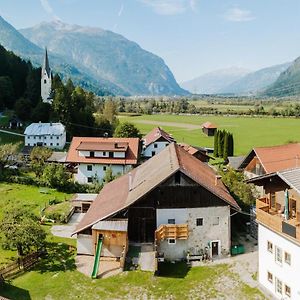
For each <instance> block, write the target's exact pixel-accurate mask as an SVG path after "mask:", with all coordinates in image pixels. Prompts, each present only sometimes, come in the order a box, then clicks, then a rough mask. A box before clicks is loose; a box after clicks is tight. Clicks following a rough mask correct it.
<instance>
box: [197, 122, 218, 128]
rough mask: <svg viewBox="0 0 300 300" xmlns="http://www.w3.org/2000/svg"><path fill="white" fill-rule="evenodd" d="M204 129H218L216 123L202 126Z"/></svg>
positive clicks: (206, 123)
mask: <svg viewBox="0 0 300 300" xmlns="http://www.w3.org/2000/svg"><path fill="white" fill-rule="evenodd" d="M201 127H202V128H211V129H213V128H218V127H217V125H215V124H214V123H211V122H205V123H203V124H202V125H201Z"/></svg>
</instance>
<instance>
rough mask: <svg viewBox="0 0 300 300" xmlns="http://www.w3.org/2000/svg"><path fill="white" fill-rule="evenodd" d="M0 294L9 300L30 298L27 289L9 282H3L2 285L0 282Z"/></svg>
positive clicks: (26, 299) (28, 299) (27, 299)
mask: <svg viewBox="0 0 300 300" xmlns="http://www.w3.org/2000/svg"><path fill="white" fill-rule="evenodd" d="M1 296H2V297H7V298H8V299H10V300H20V299H22V300H31V297H30V294H29V292H28V291H27V290H24V289H21V288H19V287H16V286H13V285H11V284H9V283H3V285H1V284H0V298H1ZM1 299H2V298H1Z"/></svg>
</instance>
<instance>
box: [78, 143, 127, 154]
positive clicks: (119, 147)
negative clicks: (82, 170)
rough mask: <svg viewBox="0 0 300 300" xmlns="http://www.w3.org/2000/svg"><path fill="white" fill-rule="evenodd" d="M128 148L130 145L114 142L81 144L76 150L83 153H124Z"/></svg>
mask: <svg viewBox="0 0 300 300" xmlns="http://www.w3.org/2000/svg"><path fill="white" fill-rule="evenodd" d="M127 148H128V143H124V142H122V143H112V142H107V141H103V142H84V141H83V142H80V144H79V146H78V147H77V148H76V150H82V151H84V150H85V151H113V152H124V151H126V150H127Z"/></svg>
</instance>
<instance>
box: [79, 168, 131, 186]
mask: <svg viewBox="0 0 300 300" xmlns="http://www.w3.org/2000/svg"><path fill="white" fill-rule="evenodd" d="M132 167H133V166H132V165H109V164H87V163H79V164H78V171H77V174H75V180H76V181H77V182H78V183H80V184H85V183H91V182H92V181H93V179H94V178H96V179H98V180H99V181H100V182H101V181H102V180H103V178H104V175H105V172H106V170H107V168H111V169H112V173H113V175H118V174H125V173H127V172H128V171H129V170H131V169H132Z"/></svg>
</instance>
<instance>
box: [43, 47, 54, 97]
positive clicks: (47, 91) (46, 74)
mask: <svg viewBox="0 0 300 300" xmlns="http://www.w3.org/2000/svg"><path fill="white" fill-rule="evenodd" d="M51 86H52V76H51V68H50V64H49V58H48V51H47V48H45V56H44V63H43V66H42V74H41V97H42V99H43V102H47V103H51V102H52V99H51Z"/></svg>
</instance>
